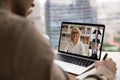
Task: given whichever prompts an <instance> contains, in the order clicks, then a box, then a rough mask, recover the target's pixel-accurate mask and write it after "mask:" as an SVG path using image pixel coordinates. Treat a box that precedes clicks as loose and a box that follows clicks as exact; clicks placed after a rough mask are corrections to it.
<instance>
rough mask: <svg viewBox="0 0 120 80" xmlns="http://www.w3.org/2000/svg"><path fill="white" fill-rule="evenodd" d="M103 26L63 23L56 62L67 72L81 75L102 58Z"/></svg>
mask: <svg viewBox="0 0 120 80" xmlns="http://www.w3.org/2000/svg"><path fill="white" fill-rule="evenodd" d="M104 30H105V26H104V25H103V24H89V23H75V22H62V24H61V30H60V38H59V46H58V53H57V54H56V58H55V60H54V62H55V63H56V64H58V65H59V66H60V67H61V68H63V70H65V71H66V72H69V73H72V74H75V75H80V74H82V73H83V72H85V71H86V70H88V69H89V68H91V67H92V66H93V65H95V64H94V63H95V61H96V60H100V58H101V50H102V44H103V37H104Z"/></svg>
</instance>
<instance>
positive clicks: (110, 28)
mask: <svg viewBox="0 0 120 80" xmlns="http://www.w3.org/2000/svg"><path fill="white" fill-rule="evenodd" d="M34 3H35V8H34V11H33V13H32V14H31V15H29V16H28V19H30V20H32V21H34V22H35V24H36V26H37V28H38V30H39V31H40V32H42V33H43V34H47V35H48V36H49V41H50V44H51V46H52V48H53V49H56V50H57V49H58V43H59V34H60V27H61V22H62V21H67V22H83V23H95V24H96V23H99V24H105V26H106V27H105V36H104V41H103V44H104V45H103V48H102V50H103V51H114V52H118V51H120V36H119V35H120V28H119V27H120V10H119V8H120V5H119V4H120V0H35V2H34Z"/></svg>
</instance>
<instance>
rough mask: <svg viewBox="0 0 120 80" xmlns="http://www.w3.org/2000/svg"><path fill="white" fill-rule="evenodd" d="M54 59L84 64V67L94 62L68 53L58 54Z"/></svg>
mask: <svg viewBox="0 0 120 80" xmlns="http://www.w3.org/2000/svg"><path fill="white" fill-rule="evenodd" d="M56 59H57V60H61V61H64V62H68V63H72V64H76V65H79V66H84V67H87V66H89V65H91V64H92V63H94V61H90V60H86V59H81V58H79V57H75V56H69V55H64V54H58V55H57V57H56Z"/></svg>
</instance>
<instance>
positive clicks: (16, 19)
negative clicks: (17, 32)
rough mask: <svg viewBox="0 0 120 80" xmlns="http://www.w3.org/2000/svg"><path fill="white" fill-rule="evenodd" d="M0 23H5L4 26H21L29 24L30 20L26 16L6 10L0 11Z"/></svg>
mask: <svg viewBox="0 0 120 80" xmlns="http://www.w3.org/2000/svg"><path fill="white" fill-rule="evenodd" d="M0 17H1V19H0V23H6V24H4V25H6V26H17V27H19V26H23V25H28V24H31V23H32V22H31V21H29V20H27V19H26V18H24V17H22V16H18V15H16V14H12V13H7V12H4V11H3V12H0Z"/></svg>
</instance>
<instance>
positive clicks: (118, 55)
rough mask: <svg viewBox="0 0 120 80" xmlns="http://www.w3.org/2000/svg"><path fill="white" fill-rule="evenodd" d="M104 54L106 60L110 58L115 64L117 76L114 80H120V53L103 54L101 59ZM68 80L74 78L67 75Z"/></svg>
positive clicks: (74, 79) (74, 77)
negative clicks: (106, 57)
mask: <svg viewBox="0 0 120 80" xmlns="http://www.w3.org/2000/svg"><path fill="white" fill-rule="evenodd" d="M105 53H108V58H112V59H113V61H115V62H116V64H117V65H116V66H117V74H116V79H115V80H120V52H103V53H102V57H103V56H104V55H105ZM67 75H68V76H69V78H70V80H76V76H75V75H73V74H69V73H67Z"/></svg>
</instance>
